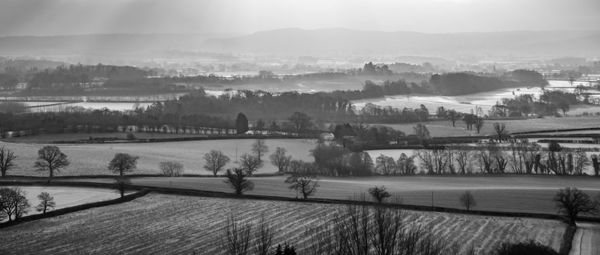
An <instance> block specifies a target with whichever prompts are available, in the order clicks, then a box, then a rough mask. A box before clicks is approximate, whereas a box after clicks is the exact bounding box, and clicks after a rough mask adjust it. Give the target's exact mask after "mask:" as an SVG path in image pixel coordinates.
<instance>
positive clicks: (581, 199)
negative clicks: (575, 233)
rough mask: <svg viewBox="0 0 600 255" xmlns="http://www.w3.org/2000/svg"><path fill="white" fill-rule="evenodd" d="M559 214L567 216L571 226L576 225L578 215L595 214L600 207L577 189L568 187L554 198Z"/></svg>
mask: <svg viewBox="0 0 600 255" xmlns="http://www.w3.org/2000/svg"><path fill="white" fill-rule="evenodd" d="M553 200H554V202H555V203H556V208H557V209H558V212H559V213H561V214H563V215H565V217H566V218H567V220H568V223H569V224H570V225H573V226H574V225H575V221H576V220H577V215H579V214H580V213H593V212H596V211H597V210H598V205H597V204H596V202H595V201H593V200H592V199H591V198H590V196H589V195H588V194H586V193H584V192H583V191H580V190H578V189H577V188H572V187H567V188H564V189H560V190H559V191H558V192H557V193H556V195H555V196H554V199H553Z"/></svg>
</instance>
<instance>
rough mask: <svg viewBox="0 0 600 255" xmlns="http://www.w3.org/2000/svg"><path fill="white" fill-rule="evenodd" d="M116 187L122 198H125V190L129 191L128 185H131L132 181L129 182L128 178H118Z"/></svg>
mask: <svg viewBox="0 0 600 255" xmlns="http://www.w3.org/2000/svg"><path fill="white" fill-rule="evenodd" d="M115 185H116V186H117V191H118V192H119V194H120V195H121V197H124V196H125V190H127V185H131V180H129V178H127V177H117V178H115Z"/></svg>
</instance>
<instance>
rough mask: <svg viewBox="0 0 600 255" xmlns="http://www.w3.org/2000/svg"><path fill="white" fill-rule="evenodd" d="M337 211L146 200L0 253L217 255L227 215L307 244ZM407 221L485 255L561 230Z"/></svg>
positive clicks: (14, 241)
mask: <svg viewBox="0 0 600 255" xmlns="http://www.w3.org/2000/svg"><path fill="white" fill-rule="evenodd" d="M338 209H341V207H340V206H335V205H324V204H311V203H294V202H275V201H258V200H235V199H217V198H202V197H186V196H171V195H160V194H150V195H148V196H145V197H142V198H139V199H136V200H134V201H131V202H128V203H124V204H119V205H112V206H106V207H101V208H94V209H90V210H84V211H80V212H75V213H71V214H67V215H62V216H58V217H53V218H48V219H42V220H38V221H34V222H27V223H23V224H20V225H17V226H13V227H9V228H5V229H1V230H0V253H1V254H26V253H39V254H48V253H52V254H90V253H101V254H167V253H169V254H191V253H192V252H196V254H222V249H219V245H218V244H219V243H220V240H221V233H222V228H223V227H224V221H225V220H226V218H227V216H228V215H231V214H233V215H237V216H238V218H239V219H244V220H248V221H253V222H257V221H258V220H259V218H260V217H261V216H262V215H265V216H267V217H268V219H269V222H270V224H272V226H273V228H274V229H275V230H276V233H275V239H274V243H283V242H286V241H287V242H288V243H291V244H293V245H294V246H295V247H296V248H297V249H298V252H299V254H302V250H303V249H304V247H306V245H307V240H309V239H308V238H307V236H306V235H304V234H303V233H304V231H305V230H306V229H307V228H310V227H314V226H318V225H320V224H323V223H325V222H328V221H329V220H330V219H331V218H332V216H333V215H334V214H335V213H336V212H337V211H338ZM404 219H405V221H406V222H411V223H414V224H419V225H420V226H422V227H425V228H427V229H431V231H432V232H433V234H434V236H443V237H445V238H446V239H447V240H448V241H449V242H451V243H456V244H458V245H460V247H461V248H462V252H464V251H465V250H466V249H468V248H470V247H474V248H475V250H476V252H477V254H488V253H489V252H490V250H491V249H493V248H494V247H495V246H496V245H498V244H499V243H501V242H506V241H512V242H516V241H526V240H536V241H538V242H540V243H542V244H545V245H549V246H551V247H553V248H554V249H558V248H559V246H560V241H561V238H562V234H563V232H564V229H565V226H564V224H562V223H560V222H557V221H550V220H536V219H520V218H502V217H481V216H467V215H454V214H444V213H424V212H411V211H406V213H405V218H404Z"/></svg>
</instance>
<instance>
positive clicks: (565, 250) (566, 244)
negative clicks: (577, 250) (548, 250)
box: [558, 226, 577, 255]
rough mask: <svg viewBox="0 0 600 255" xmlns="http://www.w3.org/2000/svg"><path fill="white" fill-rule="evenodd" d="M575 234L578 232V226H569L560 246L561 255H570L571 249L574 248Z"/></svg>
mask: <svg viewBox="0 0 600 255" xmlns="http://www.w3.org/2000/svg"><path fill="white" fill-rule="evenodd" d="M575 232H577V227H576V226H568V227H567V229H566V230H565V233H564V234H563V239H562V243H561V244H560V251H558V253H559V254H561V255H569V252H571V248H573V238H575Z"/></svg>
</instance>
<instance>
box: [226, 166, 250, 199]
mask: <svg viewBox="0 0 600 255" xmlns="http://www.w3.org/2000/svg"><path fill="white" fill-rule="evenodd" d="M225 176H226V177H227V179H226V180H225V183H227V184H229V186H231V187H232V188H233V189H234V190H235V194H236V195H242V194H244V192H245V191H248V190H252V189H254V183H253V182H252V181H250V180H248V179H246V177H247V175H246V172H245V171H244V169H241V168H234V169H228V170H227V174H226V175H225Z"/></svg>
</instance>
